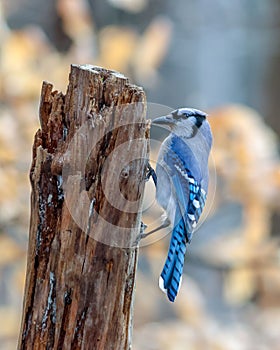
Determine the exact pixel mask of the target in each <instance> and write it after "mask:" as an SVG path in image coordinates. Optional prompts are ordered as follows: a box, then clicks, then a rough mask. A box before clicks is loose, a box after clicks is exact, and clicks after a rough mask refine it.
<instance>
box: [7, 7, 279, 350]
mask: <svg viewBox="0 0 280 350" xmlns="http://www.w3.org/2000/svg"><path fill="white" fill-rule="evenodd" d="M0 50H1V52H0V349H1V350H2V349H3V350H9V349H15V348H16V342H17V337H18V332H19V323H20V317H21V307H22V296H23V287H24V278H25V268H26V252H27V240H28V224H29V196H30V185H29V180H28V172H29V167H30V161H31V149H32V141H33V136H34V134H35V131H36V130H37V129H38V127H39V123H38V102H39V94H40V89H41V84H42V81H43V80H48V81H50V82H52V83H53V84H54V86H55V88H56V89H58V90H61V91H63V92H65V89H66V86H67V79H68V73H69V65H70V64H71V63H91V64H96V65H100V66H104V67H106V68H112V69H116V70H119V71H121V72H122V73H123V74H125V75H127V76H128V77H129V78H130V79H131V81H133V82H134V83H136V84H138V85H141V86H143V87H144V89H145V91H146V93H147V99H148V101H149V102H153V103H157V104H163V105H166V106H169V107H174V108H175V107H179V106H194V107H197V108H199V109H203V110H206V111H207V112H208V113H210V118H209V119H210V122H211V124H212V128H213V133H214V139H215V144H214V149H213V153H212V156H211V162H210V167H211V179H212V181H211V188H210V192H211V201H210V203H209V204H208V210H207V212H208V215H207V217H205V218H204V220H203V225H201V227H200V229H199V230H198V232H197V233H196V234H195V237H194V239H193V241H192V244H191V247H190V248H191V249H189V252H188V256H187V260H186V264H185V265H186V266H185V275H184V279H183V284H182V288H181V292H180V294H179V296H178V298H177V301H176V303H174V304H171V303H169V302H168V301H167V300H166V298H165V296H164V295H163V294H162V293H161V292H160V291H159V289H158V287H157V284H158V275H159V273H160V271H161V268H162V266H163V262H164V259H165V256H166V252H167V247H168V241H169V237H168V236H167V237H165V238H164V239H161V240H159V241H157V242H156V243H154V244H147V245H146V246H145V247H143V248H141V251H140V257H139V269H138V276H137V292H136V300H135V317H134V319H135V329H134V340H133V343H134V349H135V350H157V349H164V350H165V349H167V350H181V349H182V350H185V349H187V350H192V349H195V350H200V349H203V350H205V349H207V350H208V349H210V350H212V349H213V350H224V349H226V350H228V349H229V350H239V349H240V350H243V349H244V350H247V349H248V350H251V349H254V350H274V349H275V350H277V349H280V331H279V329H280V270H279V265H280V258H279V257H280V254H279V253H280V250H279V239H280V215H279V213H280V211H279V209H280V201H279V199H280V196H279V194H280V160H279V141H278V140H279V139H278V137H279V133H280V122H279V110H280V98H279V88H280V1H279V0H265V1H263V0H236V1H222V0H212V1H211V2H209V1H206V0H176V1H169V0H48V1H45V0H2V2H0ZM152 132H153V131H152ZM155 133H156V132H155ZM152 136H153V134H152ZM157 136H158V135H157ZM153 137H154V136H153ZM152 157H153V158H154V159H155V158H156V154H152ZM147 186H150V187H151V186H152V185H151V184H148V185H147ZM145 215H147V217H149V215H150V216H151V214H149V213H146V214H145ZM148 219H149V218H148Z"/></svg>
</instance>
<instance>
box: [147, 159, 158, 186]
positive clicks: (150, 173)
mask: <svg viewBox="0 0 280 350" xmlns="http://www.w3.org/2000/svg"><path fill="white" fill-rule="evenodd" d="M151 176H152V179H153V181H154V184H155V186H156V185H157V175H156V172H155V171H154V169H153V168H152V166H151V164H150V163H149V162H148V163H147V168H146V174H145V181H146V182H147V181H149V179H150V177H151Z"/></svg>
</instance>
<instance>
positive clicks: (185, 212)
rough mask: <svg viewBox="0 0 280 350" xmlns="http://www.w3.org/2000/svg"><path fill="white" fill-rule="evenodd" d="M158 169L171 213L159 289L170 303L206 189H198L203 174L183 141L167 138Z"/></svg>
mask: <svg viewBox="0 0 280 350" xmlns="http://www.w3.org/2000/svg"><path fill="white" fill-rule="evenodd" d="M162 165H163V166H166V169H165V170H166V172H167V173H168V177H169V184H170V186H171V195H172V196H173V200H174V202H175V206H174V208H173V209H172V210H174V211H175V213H169V215H170V216H173V217H174V222H173V230H172V236H171V240H170V246H169V251H168V255H167V259H166V262H165V265H164V268H163V270H162V273H161V277H160V278H161V279H160V285H161V288H162V289H163V290H164V291H165V292H166V293H167V296H168V298H169V300H170V301H174V300H175V298H176V295H177V293H178V290H179V287H180V282H181V276H182V273H183V267H184V259H185V253H186V249H187V248H186V247H187V243H189V242H190V241H191V238H192V233H193V230H194V228H195V226H196V224H197V222H198V220H199V217H200V215H201V213H202V210H203V208H204V205H205V200H206V191H207V188H204V189H202V188H201V181H202V174H203V173H204V171H203V169H201V168H200V166H201V165H200V163H199V160H198V159H197V158H196V155H195V154H194V153H193V151H192V149H191V148H190V147H189V145H188V142H186V140H184V139H183V138H181V137H178V136H176V135H174V134H172V135H170V142H169V150H168V152H165V153H164V157H163V164H162ZM206 166H207V164H206ZM206 183H207V184H208V179H207V181H206Z"/></svg>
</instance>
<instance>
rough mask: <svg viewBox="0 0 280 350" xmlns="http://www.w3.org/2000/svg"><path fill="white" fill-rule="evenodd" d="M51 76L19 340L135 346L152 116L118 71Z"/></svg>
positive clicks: (36, 344) (36, 151)
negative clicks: (60, 87)
mask: <svg viewBox="0 0 280 350" xmlns="http://www.w3.org/2000/svg"><path fill="white" fill-rule="evenodd" d="M69 79H70V81H69V86H68V89H67V92H66V94H65V95H63V94H62V93H59V92H57V91H53V90H52V88H53V87H52V85H51V84H49V83H46V82H44V83H43V87H42V93H41V103H40V122H41V129H40V130H39V131H38V132H37V134H36V136H35V141H34V148H33V162H32V167H31V173H30V178H31V184H32V195H31V221H30V237H29V249H28V261H27V275H26V286H25V296H24V305H23V316H22V326H21V334H20V339H19V349H106V350H107V349H114V350H115V349H122V350H123V349H129V348H130V345H131V329H132V307H133V294H134V284H135V271H136V263H137V252H138V251H137V247H136V246H135V245H134V242H135V240H136V237H137V235H138V234H139V227H140V214H139V212H140V209H141V202H142V196H143V190H144V177H145V162H146V159H147V152H148V149H147V137H148V132H149V130H148V129H149V126H148V124H147V123H146V121H145V110H146V104H145V94H144V92H143V90H142V89H141V88H139V87H136V86H133V85H130V84H129V82H128V80H127V79H126V78H125V77H123V76H122V75H120V74H119V73H117V72H113V71H108V70H105V69H102V68H99V67H93V66H88V65H86V66H76V65H73V66H72V67H71V73H70V76H69Z"/></svg>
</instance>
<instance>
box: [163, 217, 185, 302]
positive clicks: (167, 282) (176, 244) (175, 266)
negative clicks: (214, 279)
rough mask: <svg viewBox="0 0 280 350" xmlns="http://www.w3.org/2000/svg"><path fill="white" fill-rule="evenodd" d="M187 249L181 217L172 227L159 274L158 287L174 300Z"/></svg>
mask: <svg viewBox="0 0 280 350" xmlns="http://www.w3.org/2000/svg"><path fill="white" fill-rule="evenodd" d="M186 250H187V244H186V236H185V226H184V220H183V218H182V219H181V220H180V221H179V223H178V224H177V225H176V226H175V227H174V229H173V232H172V238H171V241H170V246H169V251H168V255H167V259H166V261H165V265H164V268H163V270H162V273H161V275H160V287H161V289H162V290H163V291H164V292H166V293H167V296H168V299H169V300H170V301H174V300H175V298H176V296H177V293H178V290H179V288H180V282H181V276H182V273H183V267H184V260H185V253H186Z"/></svg>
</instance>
